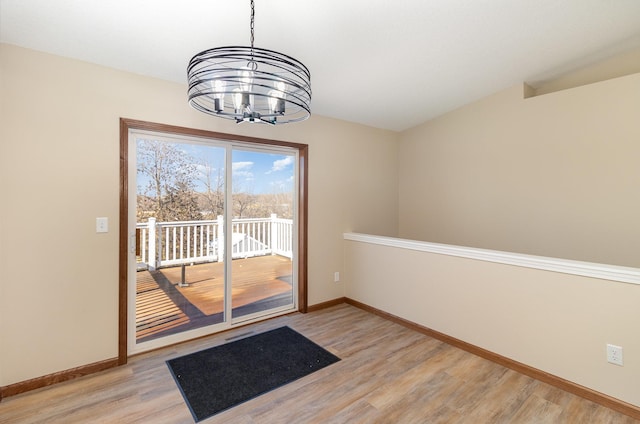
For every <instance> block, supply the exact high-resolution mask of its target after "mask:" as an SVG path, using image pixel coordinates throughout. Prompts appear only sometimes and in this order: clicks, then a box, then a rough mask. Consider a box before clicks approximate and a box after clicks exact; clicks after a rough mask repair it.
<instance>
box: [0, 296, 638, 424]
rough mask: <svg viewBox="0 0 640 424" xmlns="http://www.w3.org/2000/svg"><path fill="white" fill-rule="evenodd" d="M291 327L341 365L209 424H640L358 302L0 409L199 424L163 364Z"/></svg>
mask: <svg viewBox="0 0 640 424" xmlns="http://www.w3.org/2000/svg"><path fill="white" fill-rule="evenodd" d="M282 325H288V326H290V327H291V328H293V329H295V330H296V331H298V332H300V333H302V334H304V335H305V336H307V337H308V338H310V339H311V340H313V341H315V342H316V343H318V344H320V345H321V346H324V347H325V348H326V349H327V350H329V351H331V352H333V353H334V354H336V355H337V356H339V357H340V358H342V360H341V361H340V362H338V363H336V364H333V365H330V366H329V367H327V368H324V369H322V370H320V371H317V372H316V373H314V374H311V375H309V376H307V377H304V378H302V379H300V380H298V381H296V382H293V383H291V384H289V385H286V386H284V387H281V388H279V389H276V390H274V391H272V392H269V393H267V394H265V395H263V396H260V397H258V398H256V399H253V400H251V401H249V402H246V403H244V404H242V405H240V406H237V407H235V408H233V409H230V410H228V411H225V412H223V413H220V414H219V415H217V416H214V417H211V418H210V419H208V420H205V421H202V422H205V423H238V424H254V423H296V424H298V423H474V424H478V423H580V424H584V423H598V424H600V423H616V424H624V423H636V422H637V421H634V420H633V419H631V418H629V417H627V416H625V415H621V414H619V413H617V412H614V411H612V410H609V409H606V408H604V407H601V406H599V405H597V404H594V403H592V402H590V401H587V400H584V399H582V398H579V397H576V396H574V395H571V394H568V393H566V392H563V391H561V390H559V389H556V388H554V387H551V386H549V385H547V384H545V383H541V382H539V381H536V380H533V379H531V378H529V377H526V376H523V375H521V374H518V373H516V372H514V371H511V370H509V369H507V368H504V367H502V366H499V365H496V364H494V363H492V362H489V361H487V360H484V359H481V358H479V357H477V356H474V355H472V354H469V353H467V352H464V351H461V350H459V349H457V348H454V347H451V346H449V345H447V344H444V343H442V342H440V341H438V340H435V339H432V338H430V337H427V336H425V335H422V334H420V333H417V332H415V331H412V330H409V329H407V328H405V327H402V326H400V325H398V324H394V323H392V322H389V321H387V320H385V319H383V318H380V317H378V316H375V315H372V314H370V313H368V312H365V311H362V310H360V309H358V308H355V307H353V306H349V305H338V306H334V307H331V308H328V309H324V310H321V311H317V312H313V313H309V314H306V315H302V314H293V315H288V316H284V317H279V318H276V319H273V320H270V321H266V322H263V323H260V324H254V325H252V326H250V327H243V328H237V329H234V330H232V331H230V332H226V333H223V334H219V335H216V336H212V337H208V338H205V339H200V340H196V341H193V342H188V343H185V344H181V345H179V346H175V347H170V348H166V349H163V350H159V351H155V352H151V353H147V354H144V355H140V356H137V357H134V358H131V359H130V361H129V364H127V365H125V366H122V367H119V368H116V369H112V370H109V371H105V372H103V373H100V374H96V375H92V376H88V377H83V378H80V379H77V380H72V381H68V382H65V383H61V384H58V385H56V386H52V387H49V388H45V389H40V390H37V391H33V392H30V393H25V394H22V395H17V396H13V397H10V398H6V399H4V400H3V401H2V402H0V422H2V423H65V424H66V423H162V424H164V423H190V422H193V419H192V417H191V414H190V413H189V410H188V408H187V406H186V405H185V403H184V401H183V399H182V396H181V394H180V392H179V391H178V388H177V387H176V384H175V383H174V381H173V379H172V377H171V375H170V374H169V370H168V368H167V366H166V364H165V361H166V360H167V359H170V358H174V357H177V356H181V355H184V354H187V353H191V352H194V351H198V350H201V349H203V348H207V347H211V346H215V345H219V344H222V343H225V341H226V339H229V338H232V337H234V336H238V335H244V334H246V333H247V332H249V331H253V332H255V333H258V332H262V331H266V330H268V329H272V328H276V327H280V326H282Z"/></svg>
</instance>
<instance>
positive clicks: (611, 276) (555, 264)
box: [343, 233, 640, 284]
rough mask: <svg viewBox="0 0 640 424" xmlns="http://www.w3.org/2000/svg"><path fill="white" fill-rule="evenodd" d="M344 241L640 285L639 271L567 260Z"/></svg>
mask: <svg viewBox="0 0 640 424" xmlns="http://www.w3.org/2000/svg"><path fill="white" fill-rule="evenodd" d="M343 237H344V239H345V240H350V241H357V242H362V243H370V244H378V245H382V246H389V247H397V248H401V249H409V250H418V251H421V252H429V253H436V254H439V255H448V256H457V257H461V258H467V259H475V260H479V261H485V262H495V263H500V264H506V265H514V266H519V267H525V268H534V269H540V270H545V271H552V272H560V273H564V274H572V275H580V276H583V277H592V278H599V279H602V280H611V281H617V282H621V283H630V284H640V268H632V267H623V266H617V265H606V264H599V263H593V262H582V261H575V260H570V259H559V258H550V257H545V256H535V255H526V254H522V253H511V252H502V251H498V250H489V249H480V248H476V247H464V246H454V245H449V244H440V243H431V242H425V241H419V240H409V239H401V238H395V237H387V236H377V235H370V234H362V233H344V235H343Z"/></svg>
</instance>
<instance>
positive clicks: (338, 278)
mask: <svg viewBox="0 0 640 424" xmlns="http://www.w3.org/2000/svg"><path fill="white" fill-rule="evenodd" d="M339 281H340V273H339V272H338V271H336V272H334V273H333V282H334V283H337V282H339Z"/></svg>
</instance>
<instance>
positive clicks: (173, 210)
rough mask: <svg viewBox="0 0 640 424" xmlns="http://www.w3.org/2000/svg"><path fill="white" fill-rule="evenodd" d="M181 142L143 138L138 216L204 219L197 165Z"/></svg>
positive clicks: (138, 152) (172, 219)
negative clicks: (197, 187) (200, 208)
mask: <svg viewBox="0 0 640 424" xmlns="http://www.w3.org/2000/svg"><path fill="white" fill-rule="evenodd" d="M179 146H180V145H179V144H177V143H167V142H163V141H157V140H140V141H138V145H137V156H136V157H137V162H138V169H137V171H138V178H140V179H141V180H143V181H144V180H146V181H147V183H146V185H145V186H144V187H138V218H139V219H141V218H148V217H150V216H155V217H156V219H157V220H158V221H184V220H195V219H202V216H201V214H200V211H199V208H198V201H197V196H196V193H195V191H194V188H195V180H196V178H197V169H196V165H195V163H194V160H193V158H192V157H191V156H190V155H189V154H187V153H185V152H184V151H183V150H181V149H180V147H179Z"/></svg>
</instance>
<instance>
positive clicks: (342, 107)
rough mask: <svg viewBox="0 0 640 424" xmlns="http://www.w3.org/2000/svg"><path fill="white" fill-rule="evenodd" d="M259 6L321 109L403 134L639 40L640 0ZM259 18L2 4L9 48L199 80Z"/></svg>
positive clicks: (234, 2)
mask: <svg viewBox="0 0 640 424" xmlns="http://www.w3.org/2000/svg"><path fill="white" fill-rule="evenodd" d="M255 2H256V6H255V10H256V16H255V45H256V47H262V48H268V49H272V50H277V51H280V52H282V53H285V54H288V55H290V56H293V57H295V58H296V59H299V60H300V61H302V62H303V63H304V64H305V65H306V66H307V67H308V68H309V69H310V70H311V83H312V89H313V97H312V113H314V114H319V115H324V116H329V117H335V118H340V119H344V120H347V121H353V122H358V123H362V124H366V125H371V126H374V127H378V128H386V129H390V130H403V129H406V128H410V127H412V126H414V125H417V124H419V123H421V122H424V121H426V120H428V119H430V118H433V117H435V116H438V115H440V114H442V113H444V112H446V111H449V110H452V109H455V108H457V107H459V106H462V105H464V104H466V103H469V102H472V101H474V100H477V99H479V98H481V97H484V96H486V95H489V94H492V93H495V92H497V91H500V90H502V89H505V88H507V87H511V86H513V85H514V84H518V83H521V82H525V81H526V82H536V81H541V80H544V79H548V78H551V77H553V76H554V75H558V74H559V73H560V72H563V71H567V70H571V69H572V68H577V67H579V66H584V65H585V64H587V63H589V62H590V61H595V60H597V59H603V58H606V57H608V56H611V55H613V54H617V53H621V52H624V51H626V50H631V49H635V48H638V47H639V46H640V0H562V1H559V0H393V1H392V0H369V1H364V0H255ZM249 14H250V8H249V1H248V0H245V1H240V0H180V1H177V0H109V1H106V0H0V41H1V42H4V43H9V44H15V45H18V46H23V47H27V48H31V49H35V50H41V51H45V52H50V53H54V54H57V55H61V56H67V57H72V58H77V59H81V60H85V61H88V62H93V63H97V64H101V65H105V66H109V67H112V68H116V69H122V70H126V71H131V72H135V73H138V74H143V75H149V76H153V77H157V78H161V79H165V80H170V81H175V82H179V83H183V84H185V85H186V66H187V63H188V62H189V59H191V57H192V56H193V55H194V54H196V53H198V52H200V51H202V50H206V49H208V48H212V47H220V46H226V45H248V44H249ZM185 92H186V87H185ZM185 102H186V93H185Z"/></svg>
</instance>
